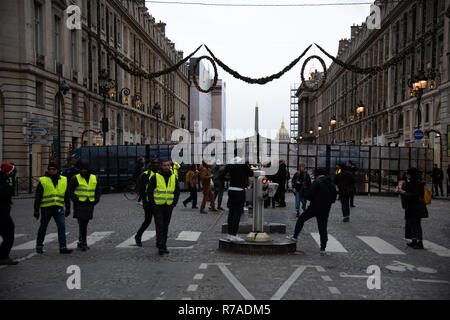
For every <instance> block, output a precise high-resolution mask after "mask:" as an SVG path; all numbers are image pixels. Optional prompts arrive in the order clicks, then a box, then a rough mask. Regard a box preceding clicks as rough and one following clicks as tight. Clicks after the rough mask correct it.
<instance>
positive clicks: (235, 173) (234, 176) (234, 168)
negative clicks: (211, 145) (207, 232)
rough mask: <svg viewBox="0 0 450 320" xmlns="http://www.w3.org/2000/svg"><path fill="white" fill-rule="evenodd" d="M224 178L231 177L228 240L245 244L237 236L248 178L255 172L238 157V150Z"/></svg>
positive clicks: (228, 205)
mask: <svg viewBox="0 0 450 320" xmlns="http://www.w3.org/2000/svg"><path fill="white" fill-rule="evenodd" d="M223 174H224V176H229V177H230V186H229V188H228V203H227V207H228V208H229V210H230V211H229V213H228V240H230V241H237V242H243V241H244V239H242V238H240V237H238V236H237V233H238V231H239V222H240V220H241V215H242V214H243V213H244V205H245V188H246V186H247V185H248V178H249V177H253V171H252V169H251V168H250V166H249V165H248V164H245V163H244V160H243V159H242V158H240V157H238V156H237V150H234V158H233V159H231V164H227V166H226V167H225V170H224V173H223Z"/></svg>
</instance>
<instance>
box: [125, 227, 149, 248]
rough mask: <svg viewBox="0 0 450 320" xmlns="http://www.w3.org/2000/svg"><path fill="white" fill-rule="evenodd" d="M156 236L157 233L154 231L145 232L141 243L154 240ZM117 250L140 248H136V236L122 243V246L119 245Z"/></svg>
mask: <svg viewBox="0 0 450 320" xmlns="http://www.w3.org/2000/svg"><path fill="white" fill-rule="evenodd" d="M155 236H156V231H154V230H152V231H144V233H143V234H142V238H141V241H142V242H144V241H148V240H150V239H152V238H154V237H155ZM116 248H138V246H136V240H134V236H132V237H131V238H130V239H128V240H126V241H124V242H122V243H121V244H119V245H118V246H116Z"/></svg>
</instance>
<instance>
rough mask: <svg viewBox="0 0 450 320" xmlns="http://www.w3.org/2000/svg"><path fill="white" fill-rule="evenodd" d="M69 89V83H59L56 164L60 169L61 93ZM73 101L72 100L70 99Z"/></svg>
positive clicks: (63, 93)
mask: <svg viewBox="0 0 450 320" xmlns="http://www.w3.org/2000/svg"><path fill="white" fill-rule="evenodd" d="M69 90H70V87H69V85H68V84H67V83H66V82H65V81H63V82H62V83H61V84H60V85H59V90H58V95H57V98H56V99H57V103H58V166H59V168H60V169H61V95H66V94H67V92H68V91H69ZM72 103H73V101H72Z"/></svg>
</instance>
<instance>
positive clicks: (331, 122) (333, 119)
mask: <svg viewBox="0 0 450 320" xmlns="http://www.w3.org/2000/svg"><path fill="white" fill-rule="evenodd" d="M336 123H337V120H336V117H334V116H333V117H332V118H331V120H330V126H331V132H332V136H331V144H334V126H335V125H336Z"/></svg>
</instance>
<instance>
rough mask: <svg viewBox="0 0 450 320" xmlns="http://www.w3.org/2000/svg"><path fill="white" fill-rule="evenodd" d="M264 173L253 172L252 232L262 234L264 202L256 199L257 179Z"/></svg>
mask: <svg viewBox="0 0 450 320" xmlns="http://www.w3.org/2000/svg"><path fill="white" fill-rule="evenodd" d="M264 175H265V172H264V171H253V177H254V182H253V232H256V233H259V232H264V201H261V200H260V199H258V194H257V183H258V178H259V177H261V176H264Z"/></svg>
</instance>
